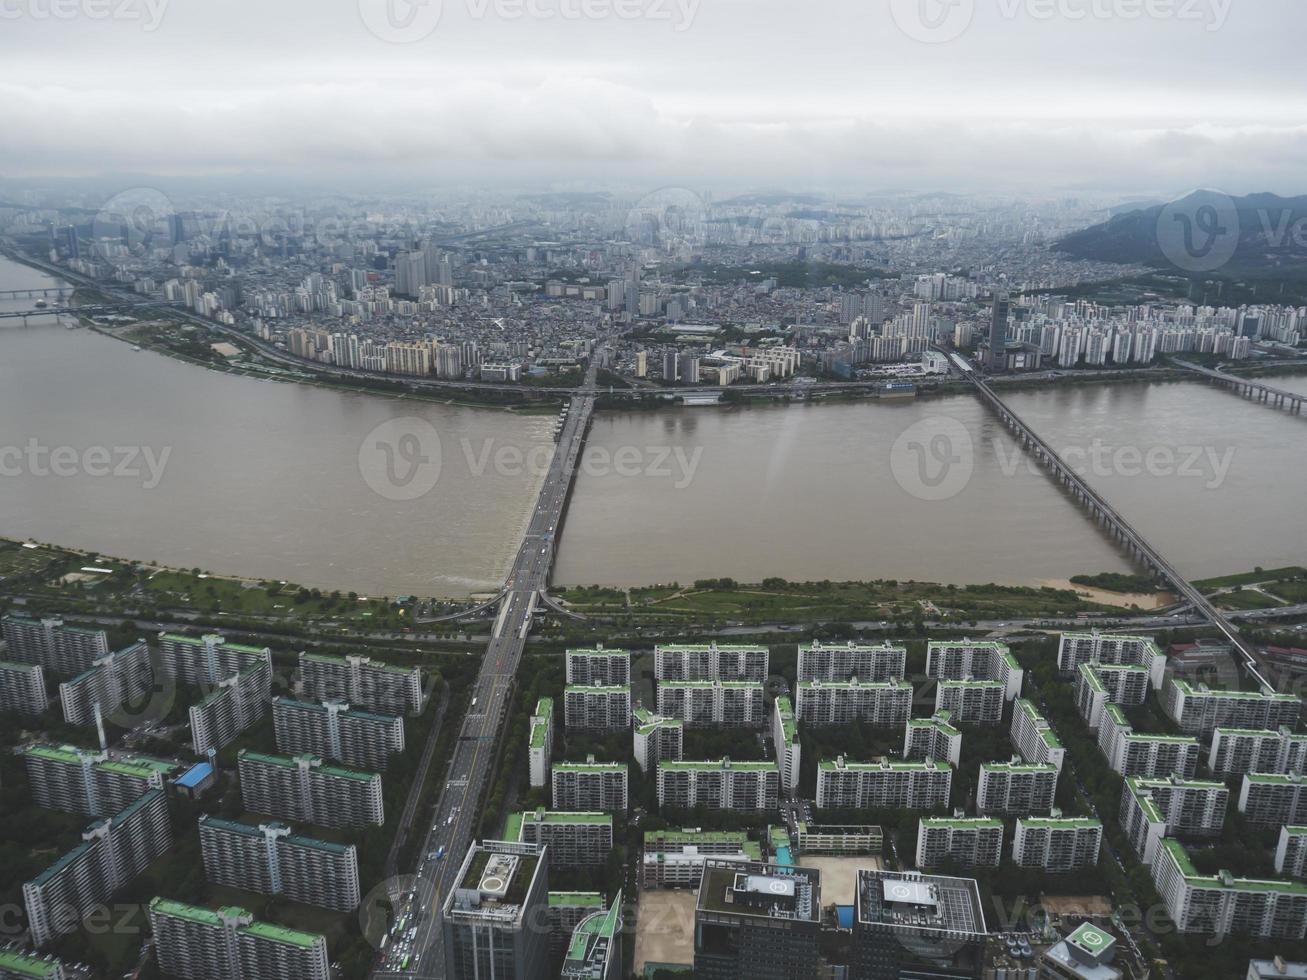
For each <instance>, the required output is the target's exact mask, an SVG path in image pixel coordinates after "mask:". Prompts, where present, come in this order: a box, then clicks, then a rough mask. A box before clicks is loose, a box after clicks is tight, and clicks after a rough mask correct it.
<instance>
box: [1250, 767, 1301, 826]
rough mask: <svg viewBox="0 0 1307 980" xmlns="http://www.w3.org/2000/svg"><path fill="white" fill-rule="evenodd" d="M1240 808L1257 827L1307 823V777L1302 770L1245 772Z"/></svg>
mask: <svg viewBox="0 0 1307 980" xmlns="http://www.w3.org/2000/svg"><path fill="white" fill-rule="evenodd" d="M1239 812H1240V813H1242V814H1243V815H1244V817H1245V818H1246V819H1247V820H1248V822H1249V823H1250V824H1253V825H1254V826H1256V827H1274V826H1276V825H1279V826H1285V825H1286V824H1290V825H1296V824H1301V823H1307V777H1304V776H1303V775H1302V774H1301V773H1296V772H1294V773H1270V772H1250V773H1245V774H1244V777H1243V784H1242V785H1241V786H1240V787H1239Z"/></svg>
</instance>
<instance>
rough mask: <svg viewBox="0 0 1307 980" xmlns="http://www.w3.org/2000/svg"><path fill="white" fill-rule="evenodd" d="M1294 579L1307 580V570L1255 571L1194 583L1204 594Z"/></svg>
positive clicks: (1293, 566)
mask: <svg viewBox="0 0 1307 980" xmlns="http://www.w3.org/2000/svg"><path fill="white" fill-rule="evenodd" d="M1293 578H1307V568H1303V567H1301V566H1298V565H1290V566H1288V567H1287V568H1265V569H1255V570H1253V571H1251V572H1240V573H1239V574H1237V575H1218V576H1217V577H1216V578H1204V579H1197V580H1195V581H1194V582H1193V586H1194V588H1197V589H1201V590H1202V591H1204V592H1214V591H1216V590H1217V589H1232V588H1234V587H1235V586H1236V585H1258V584H1261V583H1264V582H1279V581H1282V580H1284V579H1293Z"/></svg>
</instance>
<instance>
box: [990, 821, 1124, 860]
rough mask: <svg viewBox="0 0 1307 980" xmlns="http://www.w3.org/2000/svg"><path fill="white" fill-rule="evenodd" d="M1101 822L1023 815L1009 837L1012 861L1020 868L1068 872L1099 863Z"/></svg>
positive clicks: (1101, 844) (1101, 834)
mask: <svg viewBox="0 0 1307 980" xmlns="http://www.w3.org/2000/svg"><path fill="white" fill-rule="evenodd" d="M1102 846H1103V822H1102V821H1101V820H1095V819H1093V818H1091V817H1057V816H1054V817H1023V818H1021V819H1019V820H1018V821H1017V830H1016V835H1015V836H1014V837H1013V839H1012V861H1013V863H1014V864H1016V865H1018V866H1019V867H1022V868H1042V869H1043V870H1044V871H1045V872H1047V873H1048V874H1068V873H1070V872H1072V871H1080V870H1082V869H1084V868H1093V867H1097V865H1098V854H1099V850H1100V849H1101V847H1102Z"/></svg>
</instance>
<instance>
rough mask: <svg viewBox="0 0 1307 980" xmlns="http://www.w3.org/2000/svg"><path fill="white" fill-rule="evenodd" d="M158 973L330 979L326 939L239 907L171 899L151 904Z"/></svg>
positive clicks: (251, 979) (227, 979) (200, 978)
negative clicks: (259, 917)
mask: <svg viewBox="0 0 1307 980" xmlns="http://www.w3.org/2000/svg"><path fill="white" fill-rule="evenodd" d="M148 911H149V917H150V933H151V935H153V936H154V948H155V951H156V955H157V956H158V959H159V969H160V970H161V971H162V972H163V973H164V974H166V975H168V976H170V977H177V978H178V980H263V978H264V977H279V978H284V980H329V978H330V976H331V972H330V965H329V962H328V958H327V939H326V937H325V936H322V935H319V934H316V933H310V932H300V931H299V930H296V929H287V928H286V927H284V926H277V925H273V924H272V923H269V922H258V921H256V920H255V918H254V916H253V915H252V914H250V913H249V912H247V911H245V910H244V909H242V908H236V907H234V906H232V907H227V908H221V909H216V910H215V909H206V908H201V907H199V906H196V905H186V904H184V903H182V902H174V901H172V900H170V899H166V898H155V899H154V900H153V901H151V902H150V905H149V910H148Z"/></svg>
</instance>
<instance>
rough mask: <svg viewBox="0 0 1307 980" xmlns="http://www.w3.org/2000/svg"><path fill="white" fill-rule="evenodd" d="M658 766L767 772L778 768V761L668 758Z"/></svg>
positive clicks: (662, 767) (700, 769)
mask: <svg viewBox="0 0 1307 980" xmlns="http://www.w3.org/2000/svg"><path fill="white" fill-rule="evenodd" d="M658 768H659V769H667V770H670V771H673V772H675V771H677V770H681V771H690V770H698V771H704V770H708V771H713V772H717V771H723V770H729V771H731V772H766V771H768V770H774V769H776V763H775V762H736V761H735V760H733V759H718V760H716V761H711V760H709V761H702V762H691V761H687V760H673V759H667V760H664V761H662V762H659V763H658Z"/></svg>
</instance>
